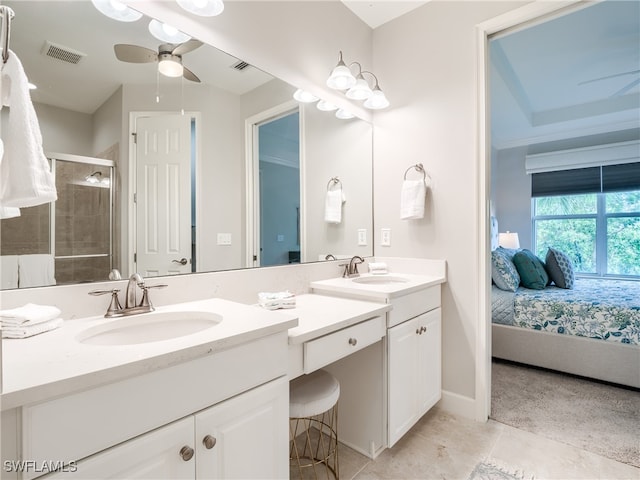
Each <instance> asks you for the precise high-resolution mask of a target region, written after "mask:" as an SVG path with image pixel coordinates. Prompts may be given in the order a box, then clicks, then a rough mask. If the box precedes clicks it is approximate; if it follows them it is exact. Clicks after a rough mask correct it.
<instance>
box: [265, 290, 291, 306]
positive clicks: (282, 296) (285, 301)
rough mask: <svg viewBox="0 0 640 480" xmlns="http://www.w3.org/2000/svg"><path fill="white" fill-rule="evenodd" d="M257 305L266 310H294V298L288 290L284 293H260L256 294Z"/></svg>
mask: <svg viewBox="0 0 640 480" xmlns="http://www.w3.org/2000/svg"><path fill="white" fill-rule="evenodd" d="M258 304H259V305H260V306H261V307H262V308H266V309H267V310H276V309H278V308H295V306H296V296H295V295H294V294H293V293H291V292H289V291H288V290H287V291H284V292H260V293H258Z"/></svg>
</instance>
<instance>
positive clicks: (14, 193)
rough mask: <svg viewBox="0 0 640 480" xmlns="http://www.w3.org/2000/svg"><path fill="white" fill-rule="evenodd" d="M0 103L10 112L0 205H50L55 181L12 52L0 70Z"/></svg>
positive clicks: (0, 174) (0, 176)
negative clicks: (0, 72)
mask: <svg viewBox="0 0 640 480" xmlns="http://www.w3.org/2000/svg"><path fill="white" fill-rule="evenodd" d="M2 103H3V105H8V106H9V108H10V110H9V121H8V128H7V130H8V132H7V133H8V134H7V135H6V136H5V141H4V143H5V145H4V150H5V151H4V155H3V158H2V163H0V204H1V205H2V206H3V207H16V208H22V207H32V206H34V205H41V204H43V203H49V202H53V201H54V200H56V199H57V194H56V186H55V180H54V178H53V175H52V174H51V169H50V168H49V163H48V162H47V158H46V157H45V155H44V152H43V150H42V134H41V133H40V125H39V124H38V119H37V117H36V112H35V109H34V108H33V103H31V96H30V94H29V85H28V81H27V76H26V75H25V73H24V69H23V68H22V64H21V63H20V60H19V59H18V57H17V56H16V54H15V53H13V52H12V51H11V50H9V59H8V60H7V63H5V64H4V67H3V69H2Z"/></svg>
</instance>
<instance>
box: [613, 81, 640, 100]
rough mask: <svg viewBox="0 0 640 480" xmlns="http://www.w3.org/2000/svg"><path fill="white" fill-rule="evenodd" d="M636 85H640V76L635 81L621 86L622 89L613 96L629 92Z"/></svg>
mask: <svg viewBox="0 0 640 480" xmlns="http://www.w3.org/2000/svg"><path fill="white" fill-rule="evenodd" d="M636 85H640V78H636V79H635V80H634V81H633V82H631V83H628V84H627V85H626V86H625V87H623V88H621V89H620V90H618V91H617V92H616V93H614V94H613V95H611V96H612V97H620V96H622V95H624V94H625V93H627V92H628V91H629V90H631V89H632V88H634V87H635V86H636Z"/></svg>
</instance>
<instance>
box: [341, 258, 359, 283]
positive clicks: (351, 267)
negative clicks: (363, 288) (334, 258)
mask: <svg viewBox="0 0 640 480" xmlns="http://www.w3.org/2000/svg"><path fill="white" fill-rule="evenodd" d="M363 262H364V258H362V257H361V256H359V255H354V256H353V257H351V260H350V261H349V263H341V264H340V266H341V267H344V272H342V276H343V277H344V278H351V277H359V276H360V273H358V265H359V264H361V263H363Z"/></svg>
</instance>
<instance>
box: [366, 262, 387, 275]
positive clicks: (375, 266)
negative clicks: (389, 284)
mask: <svg viewBox="0 0 640 480" xmlns="http://www.w3.org/2000/svg"><path fill="white" fill-rule="evenodd" d="M369 273H371V274H373V275H383V274H385V273H389V270H388V269H387V264H386V263H384V262H369Z"/></svg>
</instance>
